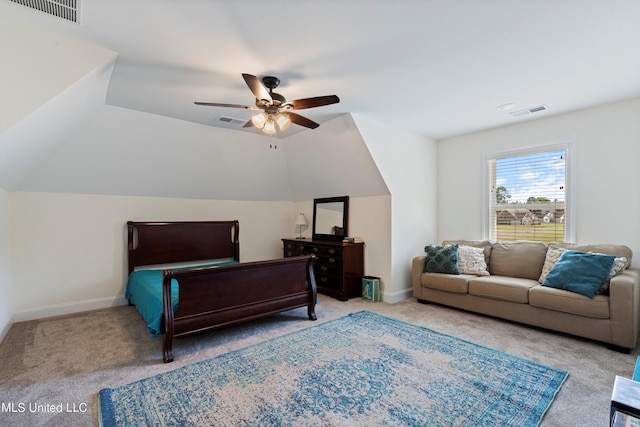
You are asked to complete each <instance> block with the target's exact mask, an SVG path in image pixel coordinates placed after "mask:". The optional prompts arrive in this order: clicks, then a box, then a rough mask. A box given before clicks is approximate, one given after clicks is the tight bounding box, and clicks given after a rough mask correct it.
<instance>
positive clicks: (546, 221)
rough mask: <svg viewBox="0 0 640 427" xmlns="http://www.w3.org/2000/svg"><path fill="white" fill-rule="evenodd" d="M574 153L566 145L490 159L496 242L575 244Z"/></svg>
mask: <svg viewBox="0 0 640 427" xmlns="http://www.w3.org/2000/svg"><path fill="white" fill-rule="evenodd" d="M569 155H570V144H569V143H566V144H559V145H554V146H547V147H541V148H539V149H536V150H526V151H519V152H508V153H500V154H496V155H492V156H489V157H488V158H487V176H488V181H489V186H488V190H489V191H488V193H489V194H488V199H489V200H488V206H489V209H488V212H487V214H488V221H486V223H487V225H488V233H485V234H488V238H489V239H490V240H493V241H495V240H501V241H516V240H529V241H538V242H545V243H549V242H563V241H571V240H572V238H573V231H572V230H573V228H572V227H573V221H572V219H571V217H570V215H569V213H570V212H571V208H572V207H571V206H569V203H570V199H569V197H567V196H568V194H569V191H568V179H569V178H570V175H569V174H568V171H569V169H570V168H569V167H568V166H569V161H568V156H569Z"/></svg>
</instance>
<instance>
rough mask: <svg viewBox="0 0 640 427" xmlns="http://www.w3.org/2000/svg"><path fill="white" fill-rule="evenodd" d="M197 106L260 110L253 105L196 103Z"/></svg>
mask: <svg viewBox="0 0 640 427" xmlns="http://www.w3.org/2000/svg"><path fill="white" fill-rule="evenodd" d="M194 104H196V105H207V106H210V107H229V108H244V109H245V110H257V109H258V108H257V107H255V106H253V105H239V104H221V103H219V102H197V101H196V102H194Z"/></svg>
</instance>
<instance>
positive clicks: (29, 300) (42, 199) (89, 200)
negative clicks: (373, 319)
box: [0, 192, 294, 321]
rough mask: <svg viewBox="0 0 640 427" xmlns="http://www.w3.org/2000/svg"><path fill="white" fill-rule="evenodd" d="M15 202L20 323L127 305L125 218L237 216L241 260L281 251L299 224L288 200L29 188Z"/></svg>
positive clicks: (13, 236) (13, 195) (13, 234)
mask: <svg viewBox="0 0 640 427" xmlns="http://www.w3.org/2000/svg"><path fill="white" fill-rule="evenodd" d="M5 199H6V196H5ZM10 200H11V215H12V218H13V224H12V229H11V242H12V244H11V251H12V256H13V265H12V267H13V272H14V274H13V308H14V315H15V320H16V321H21V320H27V319H33V318H39V317H46V316H50V315H58V314H64V313H70V312H76V311H81V310H83V309H84V310H88V309H95V308H99V307H107V306H111V305H114V304H122V303H124V299H123V295H124V291H125V281H126V267H125V265H126V264H125V263H126V251H125V245H126V240H125V239H126V234H125V223H126V221H127V220H133V221H154V220H160V221H164V220H166V221H171V220H231V219H237V220H239V221H240V260H241V261H255V260H260V259H270V258H280V257H282V250H281V247H282V245H281V241H280V239H281V238H282V237H287V236H291V235H292V232H293V229H294V227H293V218H294V207H293V204H292V203H291V202H246V201H212V200H195V199H169V198H154V197H128V196H100V195H79V194H56V193H28V192H14V193H11V195H10ZM0 212H1V210H0ZM1 218H2V215H0V220H1ZM0 224H1V223H0ZM1 230H2V228H1V227H0V235H1ZM3 241H4V239H3ZM0 280H2V279H0ZM0 285H1V282H0ZM5 287H6V285H5ZM0 292H2V288H1V287H0ZM3 300H4V299H3Z"/></svg>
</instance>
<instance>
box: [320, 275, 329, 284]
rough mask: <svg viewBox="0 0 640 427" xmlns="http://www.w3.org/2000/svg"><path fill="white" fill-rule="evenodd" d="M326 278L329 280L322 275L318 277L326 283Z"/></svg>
mask: <svg viewBox="0 0 640 427" xmlns="http://www.w3.org/2000/svg"><path fill="white" fill-rule="evenodd" d="M327 280H329V279H327V278H326V277H324V276H322V277H321V278H320V281H321V282H322V283H326V281H327Z"/></svg>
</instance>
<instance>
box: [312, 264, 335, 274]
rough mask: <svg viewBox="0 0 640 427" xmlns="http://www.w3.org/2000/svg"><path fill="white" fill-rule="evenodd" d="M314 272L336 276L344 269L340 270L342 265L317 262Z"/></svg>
mask: <svg viewBox="0 0 640 427" xmlns="http://www.w3.org/2000/svg"><path fill="white" fill-rule="evenodd" d="M313 272H314V273H315V274H316V275H320V274H329V275H332V276H336V277H338V276H340V274H341V273H342V271H341V270H340V267H339V266H337V265H327V264H318V263H315V264H314V265H313Z"/></svg>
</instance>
